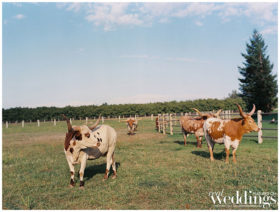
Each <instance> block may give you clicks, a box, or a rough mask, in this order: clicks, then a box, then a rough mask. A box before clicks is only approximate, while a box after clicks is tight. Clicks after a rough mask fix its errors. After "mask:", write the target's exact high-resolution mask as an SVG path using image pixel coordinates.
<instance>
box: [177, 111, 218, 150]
mask: <svg viewBox="0 0 280 212" xmlns="http://www.w3.org/2000/svg"><path fill="white" fill-rule="evenodd" d="M192 109H193V110H195V111H196V112H197V113H198V114H199V116H200V117H191V116H181V117H180V125H181V128H182V132H183V136H184V145H186V143H187V137H188V136H189V134H195V137H196V140H197V147H199V148H201V146H202V145H201V142H202V137H203V135H204V133H203V124H204V121H205V120H206V119H208V118H210V117H219V114H220V112H221V111H222V110H219V111H218V112H217V113H215V114H212V113H204V114H202V113H201V112H200V111H199V110H197V109H195V108H192Z"/></svg>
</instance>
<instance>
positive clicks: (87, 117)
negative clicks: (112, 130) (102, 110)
mask: <svg viewBox="0 0 280 212" xmlns="http://www.w3.org/2000/svg"><path fill="white" fill-rule="evenodd" d="M87 124H88V117H86V125H87Z"/></svg>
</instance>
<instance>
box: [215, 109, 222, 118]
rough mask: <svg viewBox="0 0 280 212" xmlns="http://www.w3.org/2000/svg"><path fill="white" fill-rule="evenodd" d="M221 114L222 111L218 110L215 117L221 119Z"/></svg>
mask: <svg viewBox="0 0 280 212" xmlns="http://www.w3.org/2000/svg"><path fill="white" fill-rule="evenodd" d="M221 112H222V109H220V110H218V111H217V113H215V114H214V116H216V117H219V116H220V113H221Z"/></svg>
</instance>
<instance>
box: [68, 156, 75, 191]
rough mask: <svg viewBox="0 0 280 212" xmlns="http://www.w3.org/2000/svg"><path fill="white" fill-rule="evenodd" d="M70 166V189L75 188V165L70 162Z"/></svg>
mask: <svg viewBox="0 0 280 212" xmlns="http://www.w3.org/2000/svg"><path fill="white" fill-rule="evenodd" d="M67 162H68V165H69V168H70V185H69V186H70V187H71V188H72V187H74V186H75V168H74V165H73V164H72V163H71V162H70V161H68V160H67Z"/></svg>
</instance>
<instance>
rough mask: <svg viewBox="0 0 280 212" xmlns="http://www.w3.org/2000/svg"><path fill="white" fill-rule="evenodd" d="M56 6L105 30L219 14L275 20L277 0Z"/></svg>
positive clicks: (199, 19) (200, 19)
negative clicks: (266, 0) (272, 1)
mask: <svg viewBox="0 0 280 212" xmlns="http://www.w3.org/2000/svg"><path fill="white" fill-rule="evenodd" d="M57 8H60V9H61V8H65V9H66V10H67V11H73V12H76V13H77V12H82V13H83V14H84V16H85V19H86V20H87V21H88V22H90V23H93V25H94V26H100V27H102V28H103V29H104V30H105V31H111V30H114V29H116V27H117V26H152V25H153V24H154V23H157V22H158V23H163V24H164V23H170V22H172V21H173V20H174V19H181V18H186V17H192V18H194V20H193V21H194V24H196V25H197V26H199V27H201V26H202V25H204V24H203V20H204V19H205V18H206V17H208V16H210V15H215V16H217V17H219V18H220V20H221V22H222V23H225V22H228V21H231V20H232V19H233V18H236V17H239V18H243V17H246V18H248V19H249V20H250V21H252V22H254V23H257V24H259V25H264V24H268V23H269V24H272V23H273V24H275V23H277V4H276V3H254V2H252V3H205V2H204V3H71V4H65V3H62V4H61V3H60V4H57Z"/></svg>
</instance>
